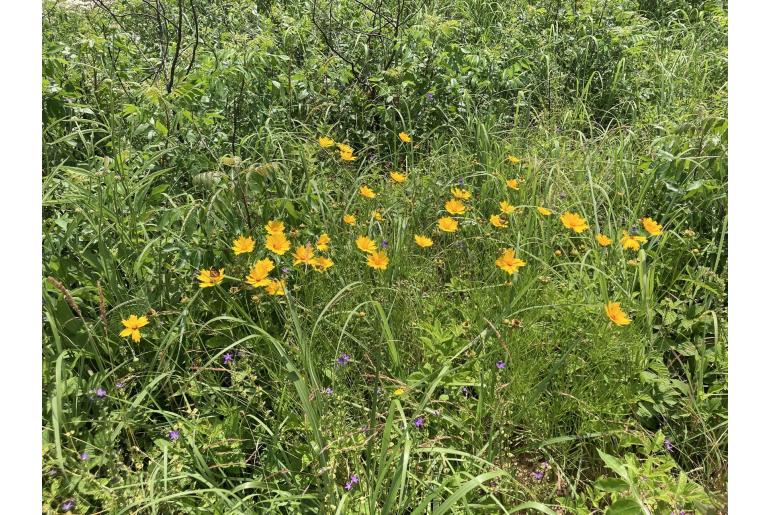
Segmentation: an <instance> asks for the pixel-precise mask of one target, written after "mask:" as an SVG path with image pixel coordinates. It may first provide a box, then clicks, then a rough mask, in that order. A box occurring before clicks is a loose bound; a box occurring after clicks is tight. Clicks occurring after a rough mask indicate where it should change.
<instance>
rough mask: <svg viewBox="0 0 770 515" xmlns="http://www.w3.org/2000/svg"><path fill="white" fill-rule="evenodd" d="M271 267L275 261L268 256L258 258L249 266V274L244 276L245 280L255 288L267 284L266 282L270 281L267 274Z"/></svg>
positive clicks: (273, 266)
mask: <svg viewBox="0 0 770 515" xmlns="http://www.w3.org/2000/svg"><path fill="white" fill-rule="evenodd" d="M273 268H275V263H273V261H272V260H271V259H270V258H265V259H260V260H259V261H257V262H256V263H255V264H254V266H253V267H251V271H250V272H249V275H247V276H246V282H247V283H249V284H250V285H252V286H253V287H255V288H260V287H262V286H267V283H269V282H270V279H268V277H267V274H269V273H270V271H271V270H273Z"/></svg>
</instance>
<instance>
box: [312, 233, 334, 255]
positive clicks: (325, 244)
mask: <svg viewBox="0 0 770 515" xmlns="http://www.w3.org/2000/svg"><path fill="white" fill-rule="evenodd" d="M331 241H332V239H331V238H329V235H328V234H326V233H323V234H322V235H321V236H319V237H318V240H317V241H316V242H315V248H316V249H317V250H319V251H321V252H325V251H327V250H329V243H331Z"/></svg>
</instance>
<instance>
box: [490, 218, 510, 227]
mask: <svg viewBox="0 0 770 515" xmlns="http://www.w3.org/2000/svg"><path fill="white" fill-rule="evenodd" d="M489 223H491V224H492V225H494V226H495V227H497V228H498V229H503V228H505V227H508V222H506V221H505V220H504V219H503V217H502V216H500V215H492V216H490V217H489Z"/></svg>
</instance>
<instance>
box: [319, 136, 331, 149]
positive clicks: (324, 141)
mask: <svg viewBox="0 0 770 515" xmlns="http://www.w3.org/2000/svg"><path fill="white" fill-rule="evenodd" d="M318 144H319V145H321V146H322V147H323V148H329V147H333V146H334V140H333V139H331V138H329V137H326V136H321V137H320V138H318Z"/></svg>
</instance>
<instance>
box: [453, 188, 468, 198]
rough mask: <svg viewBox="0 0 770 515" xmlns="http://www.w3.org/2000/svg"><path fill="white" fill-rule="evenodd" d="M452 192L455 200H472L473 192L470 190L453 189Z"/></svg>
mask: <svg viewBox="0 0 770 515" xmlns="http://www.w3.org/2000/svg"><path fill="white" fill-rule="evenodd" d="M450 191H451V192H452V195H454V198H456V199H458V200H468V199H469V198H471V192H470V191H469V190H464V189H462V188H452V189H451V190H450Z"/></svg>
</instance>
